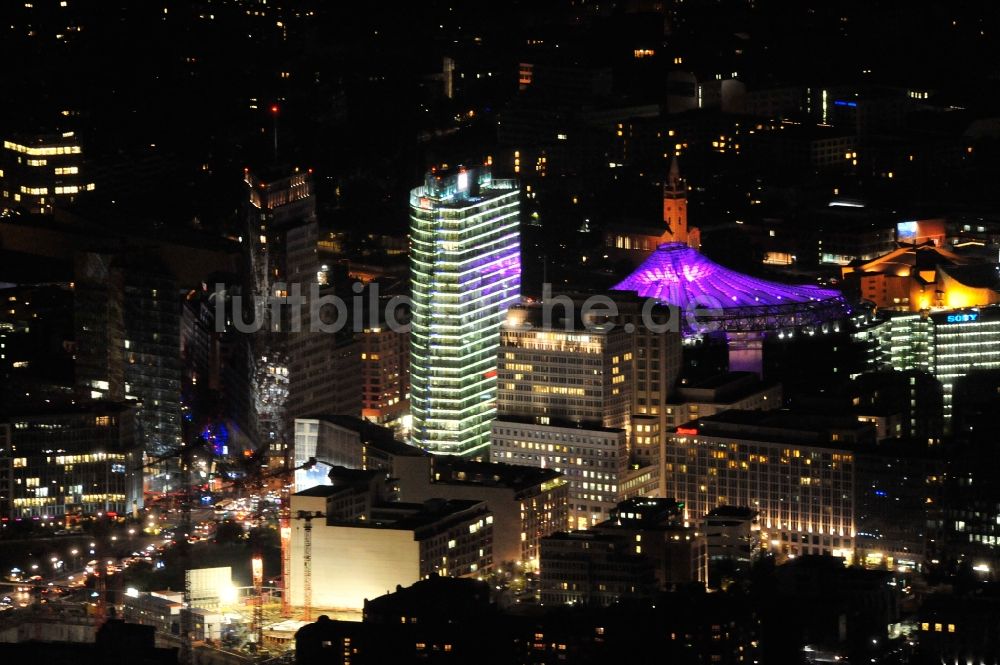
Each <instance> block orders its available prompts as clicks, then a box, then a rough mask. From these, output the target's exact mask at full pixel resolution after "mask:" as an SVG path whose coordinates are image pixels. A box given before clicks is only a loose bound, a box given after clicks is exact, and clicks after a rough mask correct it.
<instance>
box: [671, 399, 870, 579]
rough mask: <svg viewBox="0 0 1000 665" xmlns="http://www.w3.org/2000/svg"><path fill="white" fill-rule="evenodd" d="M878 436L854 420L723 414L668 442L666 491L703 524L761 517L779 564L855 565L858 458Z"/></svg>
mask: <svg viewBox="0 0 1000 665" xmlns="http://www.w3.org/2000/svg"><path fill="white" fill-rule="evenodd" d="M874 437H875V434H874V428H873V427H872V426H871V425H868V424H865V423H859V422H858V420H857V418H854V417H851V416H843V417H842V416H818V415H808V414H799V413H794V412H791V411H724V412H722V413H719V414H716V415H714V416H710V417H707V418H702V419H699V420H696V421H692V422H690V423H686V424H685V425H684V426H683V427H678V428H677V430H676V432H674V433H673V434H671V435H670V436H669V438H668V440H667V442H666V446H665V451H666V452H665V456H666V463H665V467H666V473H667V483H666V484H667V489H668V491H669V492H670V493H671V495H672V496H675V497H676V498H677V501H679V502H681V503H683V504H684V510H685V518H686V519H687V520H689V521H690V522H694V523H700V522H701V521H702V519H703V518H704V517H705V515H707V514H708V513H709V512H711V511H712V510H714V509H715V508H717V507H719V506H726V505H728V506H741V507H748V508H751V509H752V510H755V511H757V513H758V516H759V517H758V521H759V523H760V531H761V534H760V538H761V541H762V542H763V543H764V544H765V545H766V546H767V547H768V548H769V549H770V550H771V551H773V552H775V553H776V554H778V555H779V556H797V555H800V554H832V555H833V556H839V557H843V558H845V559H847V560H851V559H852V558H853V555H854V538H855V507H854V504H855V497H854V483H855V453H854V447H855V446H857V445H859V444H873V443H874Z"/></svg>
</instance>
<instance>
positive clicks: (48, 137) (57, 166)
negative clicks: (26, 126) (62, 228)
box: [0, 132, 94, 214]
mask: <svg viewBox="0 0 1000 665" xmlns="http://www.w3.org/2000/svg"><path fill="white" fill-rule="evenodd" d="M82 153H83V149H82V148H81V147H80V140H79V138H78V137H77V136H76V134H75V133H73V132H63V133H61V134H44V135H38V136H22V137H11V138H9V139H5V140H4V142H3V148H2V149H0V210H4V209H8V210H24V211H26V212H28V213H31V214H50V213H51V212H52V209H53V207H55V206H57V205H65V204H67V203H72V202H73V200H74V199H75V198H76V197H77V196H78V195H79V194H82V193H84V192H89V191H93V190H94V183H93V182H92V181H88V179H87V178H86V175H85V173H83V169H82V166H83V154H82Z"/></svg>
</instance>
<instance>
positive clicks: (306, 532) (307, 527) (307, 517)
mask: <svg viewBox="0 0 1000 665" xmlns="http://www.w3.org/2000/svg"><path fill="white" fill-rule="evenodd" d="M316 517H326V516H325V515H324V514H323V513H320V512H310V511H308V510H300V511H299V513H298V516H297V519H300V520H303V521H305V524H303V525H302V530H303V534H302V605H303V607H302V620H303V621H312V521H313V518H316ZM285 586H286V588H287V586H288V585H287V584H286V585H285Z"/></svg>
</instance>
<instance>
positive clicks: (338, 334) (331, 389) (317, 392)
mask: <svg viewBox="0 0 1000 665" xmlns="http://www.w3.org/2000/svg"><path fill="white" fill-rule="evenodd" d="M318 234H319V230H318V227H317V224H316V222H315V220H310V221H305V222H302V223H297V224H294V225H291V226H286V227H285V228H284V230H283V237H284V241H285V253H286V258H285V270H286V272H287V279H288V284H278V283H276V284H275V285H274V288H275V289H276V291H277V290H280V291H281V293H283V294H289V293H291V294H293V295H294V289H296V288H297V289H299V290H300V292H301V294H302V296H303V297H305V298H306V304H305V305H304V306H302V307H301V309H300V310H299V311H293V307H295V306H294V305H291V306H289V307H287V308H284V309H285V311H284V312H283V314H282V316H281V329H282V330H283V331H287V333H286V334H284V335H273V336H271V337H272V338H273V339H269V341H268V345H269V346H271V347H272V348H274V347H275V346H280V345H281V344H282V343H283V349H284V354H285V357H286V358H287V363H288V365H287V369H288V397H287V400H286V402H285V412H286V415H285V418H286V419H292V418H299V417H305V416H311V415H314V414H336V415H340V414H343V415H351V416H358V415H361V406H362V371H363V370H362V368H363V363H362V360H361V353H362V350H361V349H362V340H361V339H359V338H358V336H356V335H355V333H354V330H355V329H356V328H357V327H358V323H359V322H357V321H354V318H353V316H352V314H351V313H349V314H347V318H346V319H344V320H337V319H338V317H339V316H340V313H339V312H337V313H336V314H335V313H334V312H333V311H332V310H333V309H334V308H332V307H320V304H321V303H319V302H316V303H314V302H311V301H310V300H309V299H310V298H312V296H313V291H314V290H315V293H316V295H317V296H318V297H320V298H323V297H329V296H339V297H340V298H341V299H342V300H343V301H344V302H347V303H350V302H352V301H351V296H352V295H354V294H353V292H352V291H351V289H350V288H349V287H348V285H347V284H346V283H345V282H342V281H331V280H329V279H328V278H327V277H326V276H325V273H324V271H323V270H322V268H323V264H322V263H321V262H320V258H319V254H318V250H317V243H318V241H319V235H318ZM272 249H273V248H272ZM321 280H322V283H321ZM348 309H349V310H351V309H353V307H351V308H348ZM296 316H298V317H300V321H299V329H297V330H296V329H295V323H296V320H295V317H296ZM314 319H316V320H314ZM328 326H329V327H328ZM290 424H291V423H290V422H289V423H286V424H285V426H289V425H290ZM279 438H283V437H282V436H279Z"/></svg>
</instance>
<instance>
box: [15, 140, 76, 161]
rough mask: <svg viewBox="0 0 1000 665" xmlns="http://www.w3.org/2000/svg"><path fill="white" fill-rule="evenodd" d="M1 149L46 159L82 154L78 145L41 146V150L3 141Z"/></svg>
mask: <svg viewBox="0 0 1000 665" xmlns="http://www.w3.org/2000/svg"><path fill="white" fill-rule="evenodd" d="M3 147H4V148H6V149H7V150H13V151H14V152H20V153H22V154H25V155H32V156H37V157H46V156H49V155H79V154H80V153H81V152H82V151H81V149H80V146H78V145H61V146H43V147H41V148H33V147H31V146H26V145H21V144H20V143H14V142H13V141H4V142H3Z"/></svg>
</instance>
